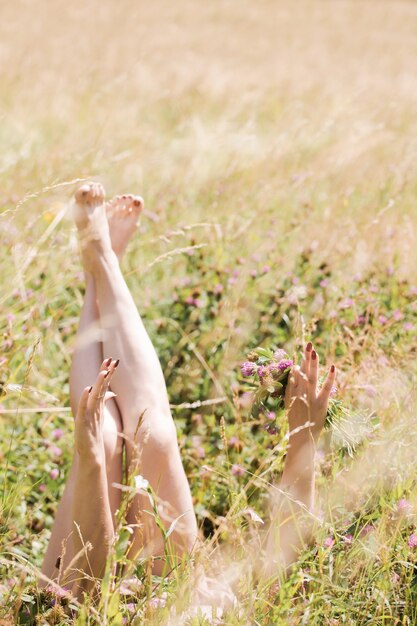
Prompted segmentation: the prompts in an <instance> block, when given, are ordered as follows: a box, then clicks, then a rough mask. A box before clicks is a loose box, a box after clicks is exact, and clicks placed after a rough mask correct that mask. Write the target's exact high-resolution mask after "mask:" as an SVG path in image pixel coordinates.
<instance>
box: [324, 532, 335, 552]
mask: <svg viewBox="0 0 417 626" xmlns="http://www.w3.org/2000/svg"><path fill="white" fill-rule="evenodd" d="M333 546H334V539H333V537H331V536H330V535H329V537H326V539H325V540H324V541H323V547H324V548H325V549H326V550H328V549H330V548H333Z"/></svg>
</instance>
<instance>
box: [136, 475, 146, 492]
mask: <svg viewBox="0 0 417 626" xmlns="http://www.w3.org/2000/svg"><path fill="white" fill-rule="evenodd" d="M134 481H135V489H137V490H138V491H139V490H141V489H147V488H148V487H149V481H148V480H146V478H144V477H143V476H140V474H138V475H137V476H135V478H134Z"/></svg>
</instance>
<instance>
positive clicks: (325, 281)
mask: <svg viewBox="0 0 417 626" xmlns="http://www.w3.org/2000/svg"><path fill="white" fill-rule="evenodd" d="M328 286H329V281H328V280H327V278H323V280H321V281H320V287H321V288H322V289H326V287H328Z"/></svg>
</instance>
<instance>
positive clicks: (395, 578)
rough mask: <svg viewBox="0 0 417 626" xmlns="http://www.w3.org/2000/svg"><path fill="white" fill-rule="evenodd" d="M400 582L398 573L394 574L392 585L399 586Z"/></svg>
mask: <svg viewBox="0 0 417 626" xmlns="http://www.w3.org/2000/svg"><path fill="white" fill-rule="evenodd" d="M399 580H400V577H399V575H398V574H397V572H393V573H392V575H391V582H392V584H393V585H397V584H398V582H399Z"/></svg>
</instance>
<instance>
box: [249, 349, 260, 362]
mask: <svg viewBox="0 0 417 626" xmlns="http://www.w3.org/2000/svg"><path fill="white" fill-rule="evenodd" d="M257 360H258V355H257V353H256V352H255V350H252V352H249V354H248V361H252V362H256V361H257Z"/></svg>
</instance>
